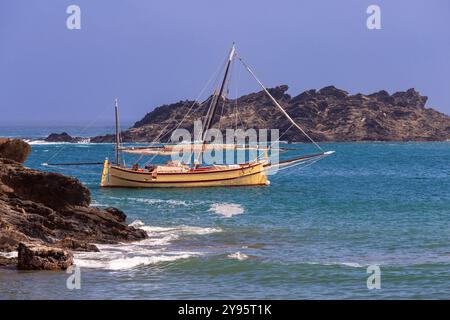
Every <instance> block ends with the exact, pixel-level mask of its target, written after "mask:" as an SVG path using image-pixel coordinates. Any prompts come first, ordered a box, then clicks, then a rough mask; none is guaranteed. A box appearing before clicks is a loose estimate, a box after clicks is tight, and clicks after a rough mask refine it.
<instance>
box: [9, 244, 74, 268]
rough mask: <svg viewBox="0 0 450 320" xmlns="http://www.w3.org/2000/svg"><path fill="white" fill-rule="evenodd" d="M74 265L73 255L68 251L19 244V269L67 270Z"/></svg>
mask: <svg viewBox="0 0 450 320" xmlns="http://www.w3.org/2000/svg"><path fill="white" fill-rule="evenodd" d="M72 264H73V255H72V254H71V253H70V252H69V251H67V250H63V249H59V248H52V247H47V246H43V245H35V244H34V245H32V244H28V245H25V244H23V243H20V244H19V257H18V264H17V267H18V268H19V269H20V270H65V269H67V268H68V267H70V266H71V265H72Z"/></svg>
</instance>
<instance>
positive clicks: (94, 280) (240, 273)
mask: <svg viewBox="0 0 450 320" xmlns="http://www.w3.org/2000/svg"><path fill="white" fill-rule="evenodd" d="M74 130H75V129H74ZM96 130H97V132H95V130H92V129H91V130H90V131H89V132H88V133H87V134H86V135H93V134H97V133H105V132H106V131H107V130H109V129H108V128H97V129H96ZM54 131H57V132H58V129H55V128H14V127H10V128H6V127H4V128H0V136H5V135H9V136H26V137H41V136H44V135H46V134H48V133H50V132H54ZM59 131H62V130H59ZM76 133H77V132H71V131H70V130H69V134H76ZM290 147H293V148H296V149H298V150H294V151H290V152H291V153H292V154H301V153H307V152H310V151H312V149H311V146H309V145H305V144H296V145H290ZM323 147H324V148H325V149H327V150H335V151H336V153H335V154H334V155H332V156H330V157H328V158H326V159H324V160H321V161H319V162H318V163H315V164H314V165H312V166H309V167H307V168H304V169H300V168H292V169H291V170H285V171H282V172H280V173H279V174H277V175H274V176H272V177H270V181H271V185H270V186H269V187H240V188H236V187H234V188H198V189H160V190H158V189H154V190H152V189H148V190H144V189H100V188H99V181H100V173H101V167H98V166H97V167H95V166H91V167H82V168H70V169H68V168H64V169H60V168H55V167H43V166H41V163H43V162H51V161H53V162H56V161H57V162H65V161H102V160H103V159H104V158H105V157H106V156H111V155H112V151H113V145H111V144H45V143H36V144H33V151H32V154H31V155H30V157H29V159H28V161H27V163H26V165H27V166H29V167H32V168H37V169H41V170H54V171H58V172H62V173H64V174H70V175H73V176H75V177H77V178H79V179H80V180H81V181H82V182H83V183H84V184H85V185H86V186H87V187H88V188H89V189H90V190H91V192H92V199H93V205H95V206H116V207H118V208H120V209H122V210H124V211H125V212H126V213H127V215H128V222H129V223H133V224H134V225H136V226H138V227H141V228H143V229H144V230H146V231H147V232H148V234H149V236H150V238H149V239H148V240H145V241H143V242H140V243H133V244H124V245H114V246H104V245H103V246H100V249H101V252H100V253H83V254H77V255H76V259H75V261H76V264H77V265H78V266H79V267H80V268H81V269H80V270H81V289H79V290H77V289H75V290H69V289H67V287H66V280H67V278H68V277H69V276H70V275H69V274H67V273H65V272H19V271H16V270H14V269H0V298H2V299H31V298H37V299H120V298H123V299H141V298H142V299H178V298H180V299H182V298H183V299H221V298H225V299H266V298H267V299H396V298H400V299H413V298H415V299H448V298H450V166H449V159H450V143H445V142H444V143H434V142H430V143H329V144H323ZM49 160H51V161H49ZM35 187H38V186H35ZM369 265H378V266H379V267H380V270H381V278H380V279H381V289H372V290H369V289H368V288H367V284H366V281H367V278H368V277H369V276H370V274H368V273H367V267H368V266H369Z"/></svg>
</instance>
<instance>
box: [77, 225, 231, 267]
mask: <svg viewBox="0 0 450 320" xmlns="http://www.w3.org/2000/svg"><path fill="white" fill-rule="evenodd" d="M130 226H132V227H135V228H139V229H142V230H145V231H146V232H147V234H148V236H149V238H148V239H145V240H142V241H138V242H133V243H126V244H116V245H104V244H98V245H97V247H98V249H99V250H100V252H79V253H75V254H74V258H75V261H74V263H75V264H76V265H78V266H80V267H84V268H96V269H107V270H126V269H131V268H136V267H138V266H145V265H151V264H156V263H160V262H170V261H175V260H178V259H187V258H190V257H193V256H199V255H202V254H203V253H202V252H187V251H178V250H175V249H173V245H172V243H173V241H175V240H178V239H181V238H182V237H185V236H190V235H202V234H210V233H215V232H221V231H222V230H221V229H220V228H203V227H195V226H185V225H181V226H174V227H157V226H147V225H145V224H144V222H142V221H141V220H135V221H133V222H132V223H131V224H130Z"/></svg>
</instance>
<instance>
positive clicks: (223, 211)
mask: <svg viewBox="0 0 450 320" xmlns="http://www.w3.org/2000/svg"><path fill="white" fill-rule="evenodd" d="M209 211H211V212H214V213H215V214H218V215H221V216H224V217H226V218H230V217H232V216H235V215H238V214H242V213H244V208H242V206H240V205H239V204H235V203H213V204H212V205H211V207H210V208H209Z"/></svg>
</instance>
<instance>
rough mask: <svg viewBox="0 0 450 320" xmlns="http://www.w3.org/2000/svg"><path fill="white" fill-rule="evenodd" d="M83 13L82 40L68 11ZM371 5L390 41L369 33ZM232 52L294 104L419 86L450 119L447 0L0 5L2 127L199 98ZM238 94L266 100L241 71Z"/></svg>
mask: <svg viewBox="0 0 450 320" xmlns="http://www.w3.org/2000/svg"><path fill="white" fill-rule="evenodd" d="M71 4H76V5H78V6H80V8H81V30H68V29H67V27H66V19H67V17H68V16H69V15H68V14H67V13H66V9H67V7H68V6H69V5H71ZM371 4H377V5H379V6H380V8H381V26H382V29H381V30H369V29H368V28H367V27H366V19H367V17H368V14H367V13H366V9H367V7H368V6H369V5H371ZM233 41H235V42H236V43H237V48H238V51H239V53H240V55H241V56H243V57H244V58H245V59H246V60H247V62H249V63H250V64H251V65H252V66H253V67H254V69H255V70H256V73H257V74H258V76H259V77H260V78H261V80H262V81H263V82H264V83H265V84H266V85H267V86H275V85H279V84H288V85H289V86H290V89H289V93H290V94H292V95H296V94H298V93H299V92H301V91H303V90H306V89H311V88H321V87H324V86H327V85H331V84H332V85H335V86H337V87H339V88H342V89H345V90H347V91H349V92H350V93H358V92H362V93H371V92H374V91H377V90H380V89H386V90H387V91H389V92H390V93H393V92H395V91H399V90H406V89H408V88H411V87H414V88H416V89H417V90H418V91H420V92H421V93H422V94H424V95H427V96H428V97H429V100H428V104H427V105H428V106H429V107H434V108H436V109H438V110H440V111H443V112H446V113H450V1H448V0H423V1H419V0H416V1H413V0H408V1H406V0H395V1H392V0H386V1H381V0H370V1H365V0H343V1H335V0H328V1H319V0H303V1H299V0H292V1H288V0H281V1H273V0H272V1H266V0H254V1H249V0H247V1H243V0H226V1H214V0H190V1H186V0H179V1H175V0H164V1H163V0H160V1H152V0H126V1H125V0H95V1H92V0H70V1H65V0H58V1H55V0H35V1H29V0H0V124H16V123H17V124H33V123H35V124H42V123H46V124H55V125H58V124H66V123H67V124H69V123H76V124H82V123H90V122H92V121H94V120H96V121H97V122H98V123H105V122H106V121H110V120H111V119H112V105H113V100H114V98H115V97H116V96H117V97H119V98H120V102H121V113H122V119H123V120H126V121H135V120H138V119H140V118H141V117H142V116H143V115H144V114H145V113H146V112H148V111H150V110H152V109H153V108H154V107H156V106H158V105H161V104H164V103H172V102H175V101H178V100H184V99H195V98H196V97H197V95H198V94H199V92H200V91H201V89H202V88H203V86H204V85H205V83H206V82H207V80H208V79H209V78H210V77H211V75H212V74H213V73H214V72H215V70H217V67H218V66H219V65H220V63H221V62H222V61H223V59H224V57H225V56H226V54H227V51H228V50H229V47H230V45H231V43H232V42H233ZM233 79H235V80H236V81H235V82H233V83H236V84H235V85H234V86H233V87H232V88H234V89H232V91H233V92H232V93H233V94H236V92H237V94H238V95H239V94H244V93H247V92H249V91H255V90H259V89H258V87H257V85H256V84H255V83H254V82H252V81H250V78H249V76H248V74H246V73H245V71H244V70H243V69H242V68H241V71H239V70H238V69H236V70H235V73H234V78H233Z"/></svg>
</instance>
